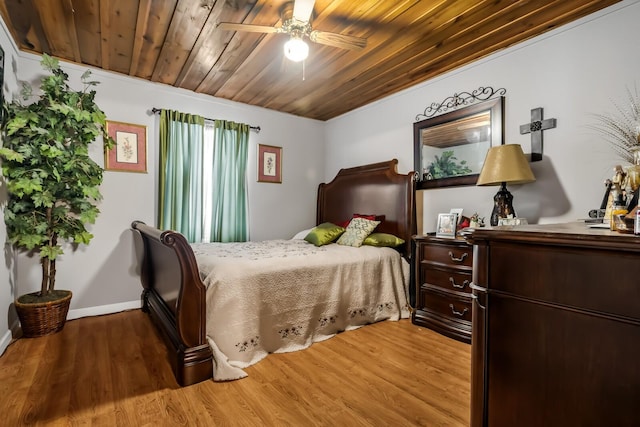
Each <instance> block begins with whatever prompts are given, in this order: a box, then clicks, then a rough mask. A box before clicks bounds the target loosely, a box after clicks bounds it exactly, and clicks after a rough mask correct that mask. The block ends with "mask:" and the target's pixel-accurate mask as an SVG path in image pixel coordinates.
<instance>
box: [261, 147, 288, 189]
mask: <svg viewBox="0 0 640 427" xmlns="http://www.w3.org/2000/svg"><path fill="white" fill-rule="evenodd" d="M257 162H258V182H273V183H276V184H281V183H282V147H274V146H272V145H262V144H258V161H257Z"/></svg>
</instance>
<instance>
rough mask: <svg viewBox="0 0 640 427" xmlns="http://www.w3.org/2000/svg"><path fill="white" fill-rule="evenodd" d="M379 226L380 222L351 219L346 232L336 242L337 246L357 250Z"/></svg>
mask: <svg viewBox="0 0 640 427" xmlns="http://www.w3.org/2000/svg"><path fill="white" fill-rule="evenodd" d="M378 224H380V221H372V220H370V219H365V218H353V219H352V220H351V222H349V225H348V226H347V229H346V231H345V232H344V233H343V234H342V236H340V238H339V239H338V241H337V242H336V243H337V244H339V245H345V246H353V247H355V248H359V247H360V246H362V242H364V239H366V238H367V236H368V235H369V234H371V233H372V232H373V230H375V228H376V227H377V226H378Z"/></svg>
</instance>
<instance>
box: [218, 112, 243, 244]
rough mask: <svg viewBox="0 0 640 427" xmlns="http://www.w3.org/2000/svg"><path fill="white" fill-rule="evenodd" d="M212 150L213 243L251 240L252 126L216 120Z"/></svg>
mask: <svg viewBox="0 0 640 427" xmlns="http://www.w3.org/2000/svg"><path fill="white" fill-rule="evenodd" d="M214 126H215V132H214V149H213V153H214V154H213V182H214V186H213V194H212V201H213V203H212V204H213V208H212V226H211V236H209V238H210V241H212V242H244V241H246V240H247V238H248V234H249V229H248V228H249V227H248V218H247V217H248V212H247V211H248V209H247V204H248V202H247V158H248V153H249V130H250V128H249V125H246V124H240V123H234V122H229V121H225V120H215V123H214Z"/></svg>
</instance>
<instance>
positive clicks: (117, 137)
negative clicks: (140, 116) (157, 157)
mask: <svg viewBox="0 0 640 427" xmlns="http://www.w3.org/2000/svg"><path fill="white" fill-rule="evenodd" d="M107 133H108V134H109V136H110V137H111V138H113V140H114V141H115V142H116V145H115V146H114V147H113V148H111V149H108V150H106V151H105V159H104V169H105V170H108V171H119V172H142V173H146V172H147V127H146V126H142V125H134V124H131V123H123V122H114V121H111V120H107Z"/></svg>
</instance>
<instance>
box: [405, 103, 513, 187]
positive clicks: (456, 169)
mask: <svg viewBox="0 0 640 427" xmlns="http://www.w3.org/2000/svg"><path fill="white" fill-rule="evenodd" d="M503 103H504V98H503V97H499V98H496V99H491V100H488V101H484V102H481V103H478V104H476V105H471V106H467V107H464V108H461V109H459V110H455V111H452V112H449V113H446V114H442V115H440V116H436V117H433V118H429V119H426V120H422V121H419V122H416V123H414V163H415V168H416V171H418V172H419V181H418V183H417V188H418V189H421V188H435V187H447V186H459V185H474V184H475V183H476V180H477V178H478V174H479V173H480V170H481V169H482V163H483V162H484V158H485V156H486V153H487V150H488V149H489V147H491V146H492V145H500V144H502V141H503V134H504V125H503V121H502V106H503Z"/></svg>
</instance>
